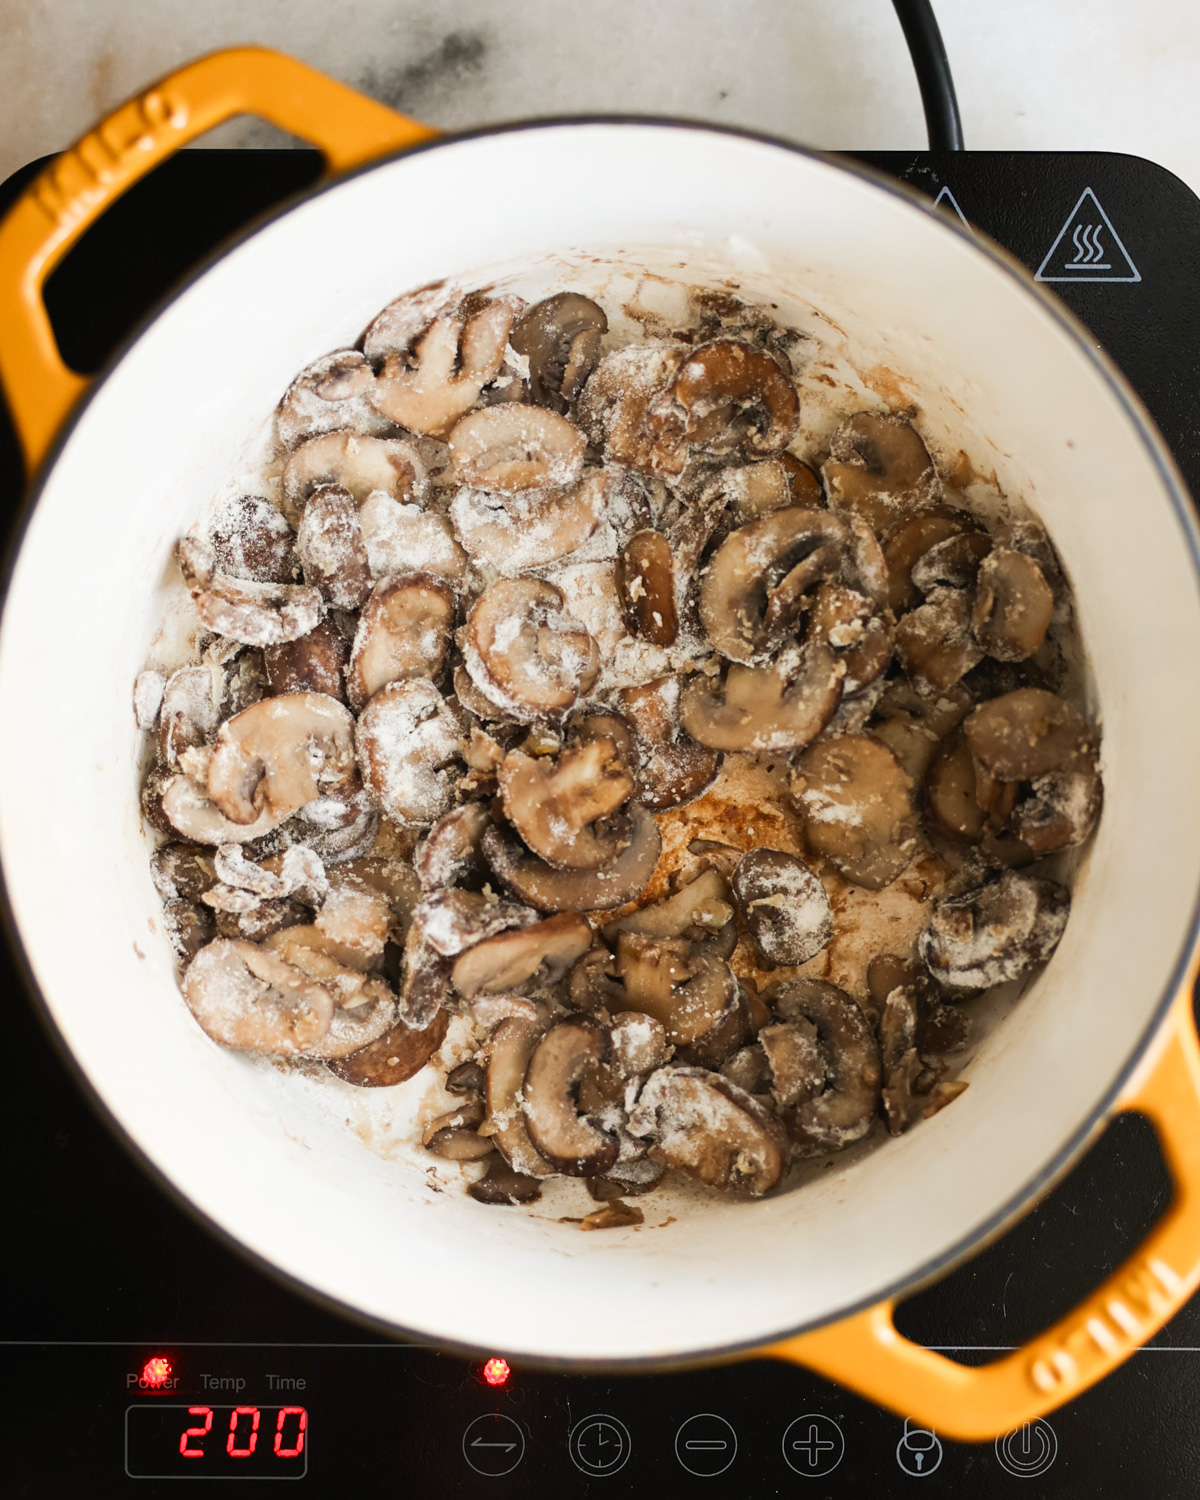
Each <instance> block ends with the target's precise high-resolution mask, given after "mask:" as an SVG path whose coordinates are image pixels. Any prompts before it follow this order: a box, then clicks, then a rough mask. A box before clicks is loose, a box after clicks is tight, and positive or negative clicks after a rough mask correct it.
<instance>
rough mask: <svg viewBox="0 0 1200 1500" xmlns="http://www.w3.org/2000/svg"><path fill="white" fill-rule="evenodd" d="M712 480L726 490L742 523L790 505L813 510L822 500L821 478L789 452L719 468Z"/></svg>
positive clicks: (823, 499) (820, 504)
mask: <svg viewBox="0 0 1200 1500" xmlns="http://www.w3.org/2000/svg"><path fill="white" fill-rule="evenodd" d="M712 482H713V483H714V484H715V485H718V486H720V487H721V489H722V490H724V491H725V492H726V493H727V494H728V496H729V501H730V503H731V504H732V506H733V509H734V514H735V515H736V516H737V519H738V520H739V521H740V522H742V523H745V522H747V521H758V520H760V519H761V518H762V517H763V516H767V515H770V513H771V512H772V511H775V510H783V509H785V508H786V507H787V506H791V505H802V506H804V507H806V508H807V509H813V510H815V509H818V508H819V507H821V506H823V505H824V504H825V496H824V494H823V493H822V491H821V481H820V480H819V479H818V478H817V476H816V474H815V473H814V472H813V470H812V469H810V468H809V466H808V465H807V464H805V463H801V462H800V460H799V459H798V458H796V457H795V456H794V455H793V454H791V453H781V454H780V455H779V457H778V458H764V459H760V460H759V461H758V462H757V463H750V464H743V465H742V466H741V467H740V468H724V469H721V470H720V471H719V472H718V473H717V475H716V476H715V477H714V479H713V481H712Z"/></svg>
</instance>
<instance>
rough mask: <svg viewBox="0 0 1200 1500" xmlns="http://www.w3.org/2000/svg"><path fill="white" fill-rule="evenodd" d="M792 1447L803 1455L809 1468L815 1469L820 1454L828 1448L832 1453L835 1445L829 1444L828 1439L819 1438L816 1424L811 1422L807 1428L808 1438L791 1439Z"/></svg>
mask: <svg viewBox="0 0 1200 1500" xmlns="http://www.w3.org/2000/svg"><path fill="white" fill-rule="evenodd" d="M792 1447H793V1448H794V1449H796V1450H797V1451H798V1452H801V1453H803V1454H804V1457H805V1460H806V1462H807V1463H808V1466H809V1468H812V1469H815V1468H816V1467H817V1466H818V1464H819V1463H820V1462H821V1454H822V1452H823V1451H824V1450H825V1449H826V1448H828V1449H829V1450H830V1451H831V1452H832V1450H833V1449H834V1448H836V1447H837V1444H836V1443H834V1442H831V1441H830V1440H829V1439H828V1438H823V1437H822V1436H821V1432H820V1429H819V1428H818V1427H817V1424H816V1423H815V1422H811V1423H810V1424H809V1428H808V1436H807V1437H803V1438H793V1439H792Z"/></svg>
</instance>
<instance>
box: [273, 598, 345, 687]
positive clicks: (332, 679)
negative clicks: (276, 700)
mask: <svg viewBox="0 0 1200 1500" xmlns="http://www.w3.org/2000/svg"><path fill="white" fill-rule="evenodd" d="M349 655H350V648H349V646H348V645H347V644H346V642H345V640H344V639H343V638H342V635H341V633H340V632H339V631H338V629H337V627H336V626H335V625H334V624H333V622H332V621H331V620H328V619H326V620H322V621H321V622H320V623H319V624H318V625H316V626H315V627H314V628H313V629H312V630H310V631H309V632H308V634H307V635H302V636H300V637H299V638H298V639H297V640H294V641H285V642H283V644H282V645H279V646H267V647H266V648H265V650H264V651H263V665H264V667H265V669H266V674H267V685H268V687H269V688H270V692H271V696H272V697H278V696H279V695H280V694H281V693H325V694H327V695H328V696H329V697H330V698H336V699H337V701H338V702H339V703H344V702H345V701H346V681H345V676H344V671H343V669H344V667H345V665H346V660H347V658H348V657H349Z"/></svg>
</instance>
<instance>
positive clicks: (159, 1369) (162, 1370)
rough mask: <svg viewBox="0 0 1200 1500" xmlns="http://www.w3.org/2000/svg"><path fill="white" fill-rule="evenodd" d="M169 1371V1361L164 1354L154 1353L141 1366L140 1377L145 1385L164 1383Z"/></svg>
mask: <svg viewBox="0 0 1200 1500" xmlns="http://www.w3.org/2000/svg"><path fill="white" fill-rule="evenodd" d="M170 1373H171V1361H170V1360H169V1359H168V1358H167V1357H166V1355H165V1354H155V1355H153V1356H152V1357H151V1358H150V1359H148V1360H147V1361H146V1363H145V1364H144V1365H143V1366H142V1379H143V1381H145V1383H146V1384H147V1385H165V1384H166V1383H167V1377H168V1376H169V1375H170Z"/></svg>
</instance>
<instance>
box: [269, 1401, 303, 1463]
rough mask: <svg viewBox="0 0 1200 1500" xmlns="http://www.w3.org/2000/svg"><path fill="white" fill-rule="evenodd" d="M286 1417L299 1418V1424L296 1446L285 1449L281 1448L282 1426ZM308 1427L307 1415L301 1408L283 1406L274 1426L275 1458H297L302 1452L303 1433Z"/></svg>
mask: <svg viewBox="0 0 1200 1500" xmlns="http://www.w3.org/2000/svg"><path fill="white" fill-rule="evenodd" d="M288 1417H299V1418H300V1422H299V1425H298V1427H297V1431H296V1446H295V1447H294V1448H285V1447H284V1446H283V1424H284V1422H285V1421H286V1420H287V1418H288ZM307 1427H308V1413H307V1412H306V1411H305V1410H304V1408H303V1407H302V1406H284V1407H281V1408H280V1412H279V1420H278V1422H276V1424H275V1457H276V1458H299V1457H300V1455H301V1454H302V1453H303V1452H304V1433H305V1430H306V1429H307Z"/></svg>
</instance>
